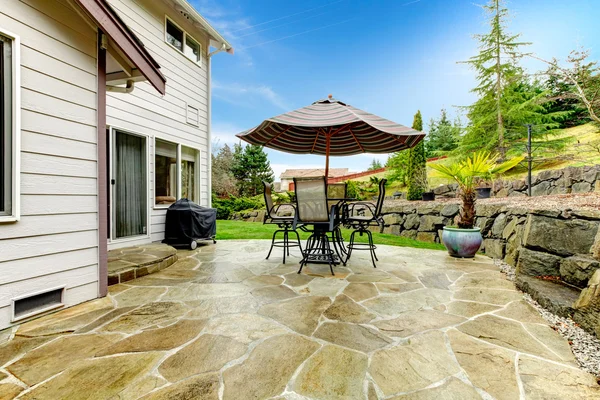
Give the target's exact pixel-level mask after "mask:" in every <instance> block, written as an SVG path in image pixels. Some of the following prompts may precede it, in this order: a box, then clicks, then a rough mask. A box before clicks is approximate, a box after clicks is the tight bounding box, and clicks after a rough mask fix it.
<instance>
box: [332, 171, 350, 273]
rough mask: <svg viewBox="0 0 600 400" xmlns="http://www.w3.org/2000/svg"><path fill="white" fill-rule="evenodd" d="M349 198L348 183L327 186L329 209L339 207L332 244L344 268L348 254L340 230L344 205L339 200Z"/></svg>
mask: <svg viewBox="0 0 600 400" xmlns="http://www.w3.org/2000/svg"><path fill="white" fill-rule="evenodd" d="M347 196H348V183H346V182H342V183H329V184H327V199H328V200H327V207H328V208H329V210H331V208H332V207H333V206H338V208H337V213H336V215H335V217H336V221H335V224H336V229H334V231H333V232H331V243H332V244H333V246H334V248H335V250H336V252H337V253H338V254H339V255H341V256H342V257H341V261H342V264H343V265H344V266H345V265H346V257H347V252H346V248H345V245H344V238H343V236H342V231H341V230H340V227H341V225H342V223H343V220H342V215H341V211H342V208H343V204H344V203H343V202H341V201H340V200H339V199H345V198H346V197H347ZM329 199H338V200H329Z"/></svg>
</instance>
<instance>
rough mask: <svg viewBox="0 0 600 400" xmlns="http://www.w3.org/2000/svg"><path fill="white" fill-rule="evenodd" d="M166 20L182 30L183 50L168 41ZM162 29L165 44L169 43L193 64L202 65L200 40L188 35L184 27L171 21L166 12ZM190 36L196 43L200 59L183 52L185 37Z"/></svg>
mask: <svg viewBox="0 0 600 400" xmlns="http://www.w3.org/2000/svg"><path fill="white" fill-rule="evenodd" d="M167 21H168V22H169V23H171V24H173V25H174V26H175V27H176V28H177V29H179V30H180V31H181V32H183V43H182V47H183V50H179V49H178V48H177V47H175V46H173V45H172V44H171V43H169V41H168V40H167ZM164 29H165V35H164V36H165V37H164V40H165V43H166V44H167V45H169V46H170V47H172V48H173V49H175V50H177V52H178V53H179V54H181V55H183V56H184V57H185V58H187V59H188V60H190V61H191V62H193V63H194V64H196V65H198V66H200V67H202V43H200V41H199V40H198V39H196V38H195V37H194V36H192V35H190V34H188V33H187V31H186V30H185V29H183V28H182V27H181V26H180V25H179V24H178V23H176V22H175V21H173V20H172V19H171V18H169V17H168V16H167V15H166V14H165V23H164ZM188 36H189V37H190V38H191V39H192V40H193V41H194V42H195V43H196V44H198V47H199V49H198V51H199V55H200V59H199V60H194V59H193V58H192V57H190V56H188V55H187V54H185V46H186V43H187V37H188Z"/></svg>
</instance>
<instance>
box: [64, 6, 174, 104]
mask: <svg viewBox="0 0 600 400" xmlns="http://www.w3.org/2000/svg"><path fill="white" fill-rule="evenodd" d="M74 2H75V4H77V5H78V6H79V7H80V8H81V9H82V10H83V11H84V12H85V13H86V14H87V15H88V16H89V17H90V18H91V19H92V20H93V21H94V23H95V24H96V25H97V26H98V27H99V28H100V29H102V31H103V32H104V33H105V34H106V35H108V36H109V37H110V38H111V39H112V40H113V41H114V43H115V44H116V45H117V46H118V47H119V49H120V51H121V52H122V53H123V54H124V55H126V56H127V57H128V58H129V59H130V60H131V62H132V63H133V64H134V65H135V67H136V68H137V69H138V70H139V71H140V72H141V73H142V75H144V77H145V78H146V79H147V80H148V82H150V84H151V85H152V86H154V88H155V89H156V90H158V92H159V93H160V94H162V95H164V94H165V92H166V81H167V80H166V78H165V77H164V75H163V74H162V73H161V72H160V70H159V68H160V66H159V64H158V63H157V62H156V60H154V58H152V56H151V55H150V53H148V51H147V50H146V49H145V48H144V47H143V46H141V45H140V43H138V41H137V40H136V38H135V37H134V35H133V34H132V33H131V32H130V31H129V28H128V27H127V26H126V25H125V24H124V22H123V21H122V20H121V19H120V17H119V16H118V14H116V12H114V11H113V10H112V9H111V8H110V5H108V4H107V3H106V0H74Z"/></svg>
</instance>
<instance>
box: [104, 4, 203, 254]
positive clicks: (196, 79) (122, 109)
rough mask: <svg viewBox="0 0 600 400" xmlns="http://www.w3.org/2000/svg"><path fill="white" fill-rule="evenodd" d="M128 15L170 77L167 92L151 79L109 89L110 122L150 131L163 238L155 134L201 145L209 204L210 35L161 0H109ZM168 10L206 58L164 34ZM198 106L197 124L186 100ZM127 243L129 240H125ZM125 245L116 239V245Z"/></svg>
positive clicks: (155, 229) (156, 215)
mask: <svg viewBox="0 0 600 400" xmlns="http://www.w3.org/2000/svg"><path fill="white" fill-rule="evenodd" d="M109 3H110V4H111V6H112V7H113V8H114V9H115V10H116V11H117V12H118V13H119V15H120V16H121V18H122V19H123V21H124V22H125V23H126V24H127V25H128V26H129V28H131V30H132V31H133V32H134V33H135V34H136V35H137V36H138V38H139V39H140V40H141V41H142V42H143V43H144V45H145V47H146V49H148V51H149V52H150V54H151V55H152V57H154V59H155V60H156V61H157V62H158V63H159V64H160V66H161V69H160V70H161V72H162V73H163V74H164V75H165V77H166V78H167V90H166V92H167V93H166V95H165V96H161V95H160V94H159V93H158V92H157V91H156V90H155V89H154V88H153V87H152V86H150V84H148V83H146V82H142V83H136V85H135V90H134V91H133V92H132V93H130V94H122V93H110V94H109V95H108V96H107V97H108V99H107V123H108V124H109V125H114V126H115V127H120V128H122V129H126V130H130V131H133V132H139V133H142V134H145V135H148V136H149V139H150V140H149V144H150V160H149V164H150V199H149V206H150V207H151V220H150V221H149V223H150V235H151V239H152V241H160V240H162V239H163V238H164V218H165V213H166V209H165V208H164V207H163V208H155V207H153V206H154V139H155V138H158V139H163V140H166V141H169V142H173V143H180V144H182V145H184V146H187V147H192V148H195V149H199V150H200V165H199V166H198V167H199V168H200V173H199V182H198V184H199V188H200V190H199V193H200V199H199V200H200V201H199V203H200V204H201V205H204V206H206V205H208V202H209V196H210V189H209V187H208V183H209V175H208V174H209V170H208V168H209V166H208V158H207V157H208V156H209V154H210V143H208V133H207V129H208V127H207V123H208V78H209V77H208V71H207V62H208V60H207V58H206V55H207V53H206V52H207V49H208V38H207V37H206V36H204V35H203V34H201V33H199V32H198V30H197V28H194V27H192V26H191V25H190V24H189V22H188V21H187V20H186V19H185V18H183V16H182V15H181V14H180V13H179V12H177V11H175V10H174V9H173V8H170V7H168V6H167V5H166V4H164V3H163V2H162V1H154V0H109ZM165 15H167V16H168V17H169V18H170V19H172V20H173V21H174V22H175V23H176V24H177V25H179V26H180V27H181V28H183V29H184V30H186V31H187V32H188V34H189V35H191V36H192V37H193V38H194V39H195V40H196V41H198V42H199V43H200V44H201V45H202V53H203V54H202V63H201V65H197V64H195V63H194V62H192V61H191V60H189V59H188V58H187V57H185V56H184V55H183V54H181V53H180V52H178V51H177V50H176V49H175V48H173V47H171V46H170V45H168V44H167V43H166V42H165V40H164V37H165V34H164V29H165V27H164V24H165ZM188 105H189V106H192V107H194V108H196V109H198V124H197V126H195V125H192V124H188V123H187V115H186V110H187V106H188ZM124 244H126V243H124ZM116 246H122V245H121V244H111V248H113V247H116Z"/></svg>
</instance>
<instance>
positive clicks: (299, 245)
mask: <svg viewBox="0 0 600 400" xmlns="http://www.w3.org/2000/svg"><path fill="white" fill-rule="evenodd" d="M292 232H294V233H295V234H296V241H297V242H298V248H299V249H300V254H301V255H302V256H303V257H304V251H303V250H302V244H301V243H300V235H299V234H298V231H292Z"/></svg>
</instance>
